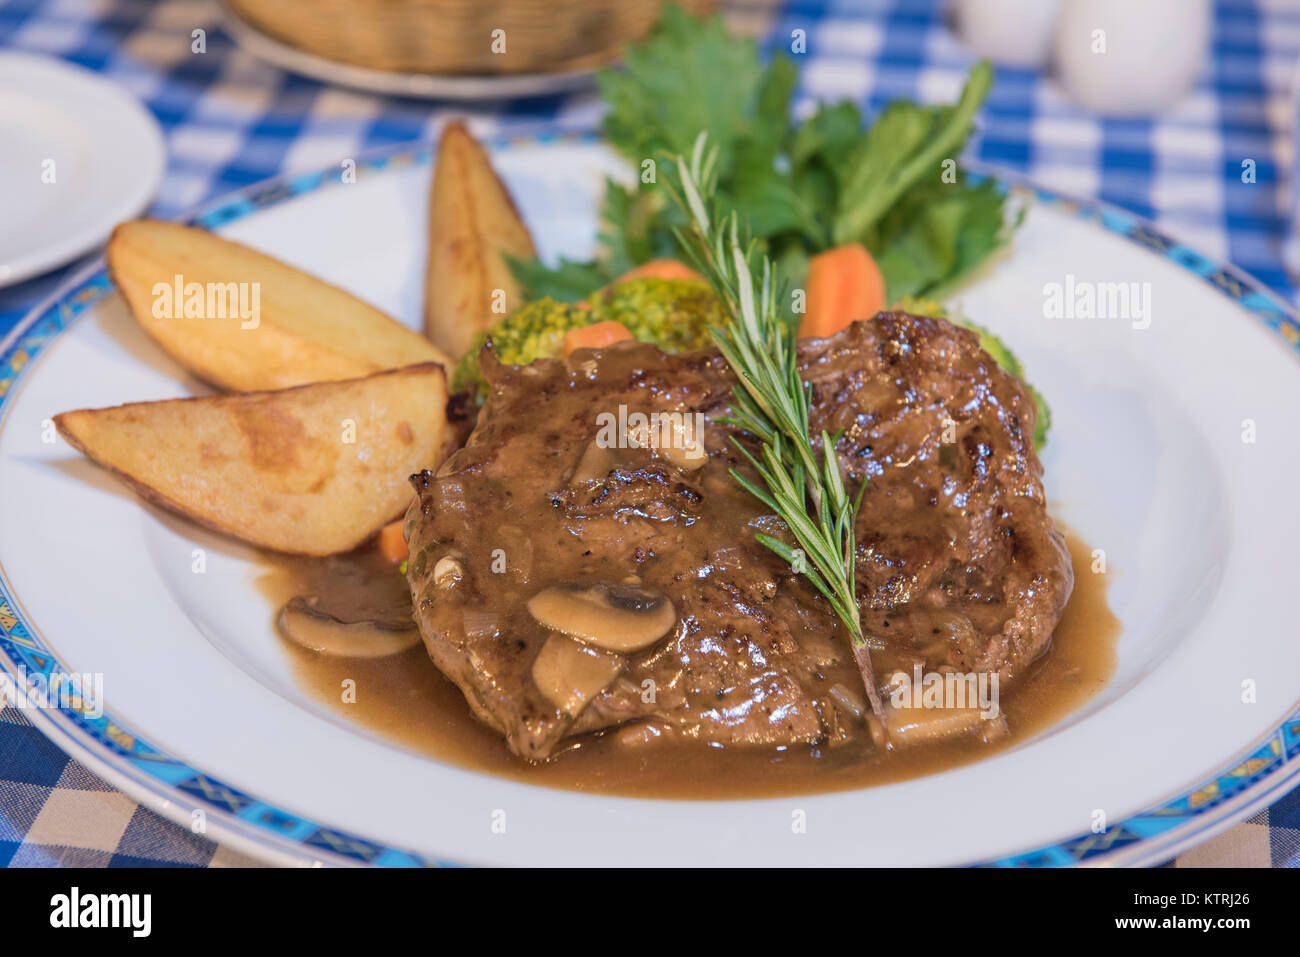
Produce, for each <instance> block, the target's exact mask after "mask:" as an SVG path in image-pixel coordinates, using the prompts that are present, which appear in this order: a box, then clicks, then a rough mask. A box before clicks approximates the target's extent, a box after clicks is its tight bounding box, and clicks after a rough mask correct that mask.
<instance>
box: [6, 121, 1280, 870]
mask: <svg viewBox="0 0 1300 957" xmlns="http://www.w3.org/2000/svg"><path fill="white" fill-rule="evenodd" d="M560 142H563V143H592V144H596V143H599V142H600V138H599V137H598V136H597V135H595V134H593V133H570V132H564V133H557V132H547V133H516V134H514V135H502V136H498V137H495V138H492V139H489V140H488V146H489V148H491V149H492V150H494V151H495V150H505V149H509V148H511V147H512V146H518V145H523V144H527V145H546V144H548V143H560ZM432 152H433V151H432V148H431V147H430V146H429V145H428V144H426V143H416V144H409V143H408V144H399V145H396V146H389V147H383V148H380V149H378V150H372V151H369V152H367V153H364V154H362V155H361V156H359V157H358V158H357V174H358V176H360V175H365V174H373V173H380V172H383V171H384V170H386V169H390V168H397V167H402V166H409V165H422V164H425V163H428V162H429V161H430V159H431V158H432ZM967 168H968V169H969V170H970V171H971V172H972V173H973V174H974V175H975V176H976V177H978V178H988V179H993V180H994V181H996V182H997V183H998V184H999V186H1000V187H1001V188H1002V189H1004V190H1006V191H1008V192H1010V193H1012V194H1014V195H1018V196H1020V197H1024V198H1028V199H1031V200H1032V201H1034V202H1038V203H1041V204H1044V205H1047V206H1052V207H1055V208H1057V209H1059V210H1062V211H1065V212H1067V213H1072V214H1073V215H1075V216H1077V217H1079V218H1083V219H1087V220H1092V221H1095V222H1096V223H1097V224H1098V225H1100V226H1101V227H1102V228H1103V229H1105V230H1107V231H1108V232H1112V233H1115V234H1118V235H1120V236H1123V237H1124V238H1126V239H1128V240H1130V241H1131V242H1135V243H1137V244H1139V245H1141V246H1143V247H1145V248H1146V249H1148V250H1150V251H1152V252H1155V253H1158V254H1160V255H1163V256H1165V257H1166V258H1168V259H1170V260H1172V261H1173V262H1175V263H1176V264H1177V265H1179V266H1181V267H1182V268H1184V269H1186V270H1188V271H1190V272H1193V273H1194V274H1196V275H1198V276H1199V277H1201V278H1202V279H1203V280H1205V281H1206V282H1207V283H1209V284H1210V285H1211V286H1213V287H1214V288H1215V289H1217V290H1218V291H1219V292H1220V293H1222V294H1223V295H1226V296H1228V297H1230V298H1232V299H1233V300H1234V301H1236V302H1237V303H1238V304H1239V305H1240V306H1241V307H1242V308H1243V309H1245V310H1247V311H1248V312H1250V313H1251V314H1253V315H1254V316H1255V317H1256V318H1257V319H1259V320H1260V321H1261V322H1263V323H1264V324H1265V325H1266V326H1267V327H1268V328H1270V329H1272V330H1273V331H1274V332H1275V333H1277V335H1278V336H1279V337H1280V338H1281V339H1282V340H1283V341H1284V342H1285V343H1286V344H1287V345H1288V346H1289V347H1290V349H1291V350H1292V351H1293V353H1295V352H1300V313H1298V312H1297V311H1296V310H1295V309H1293V308H1292V307H1291V306H1290V305H1288V304H1287V303H1286V302H1285V301H1284V300H1283V299H1282V298H1281V297H1279V296H1277V295H1276V294H1275V293H1273V292H1272V291H1271V290H1269V289H1268V288H1267V287H1265V286H1264V285H1263V284H1262V283H1260V282H1259V281H1258V280H1256V279H1254V278H1253V277H1251V276H1250V275H1248V274H1247V273H1245V272H1243V271H1242V270H1240V269H1238V268H1236V267H1234V266H1231V265H1225V264H1222V263H1219V262H1216V261H1215V260H1213V259H1211V258H1209V257H1206V256H1203V255H1201V254H1200V253H1197V252H1195V251H1194V250H1192V249H1190V248H1188V247H1187V246H1184V245H1183V244H1181V243H1179V242H1177V241H1176V240H1174V239H1172V238H1171V237H1169V236H1167V235H1166V234H1164V233H1162V232H1161V231H1160V230H1159V229H1158V228H1156V227H1155V226H1154V225H1153V224H1151V223H1150V222H1148V221H1147V220H1145V219H1143V218H1142V217H1140V216H1138V215H1136V214H1134V213H1130V212H1127V211H1126V210H1123V209H1120V208H1119V207H1116V206H1111V205H1109V204H1107V203H1103V202H1099V201H1095V200H1076V199H1072V198H1070V197H1067V196H1064V195H1062V194H1061V193H1057V192H1053V191H1050V190H1046V189H1042V188H1039V187H1035V186H1032V185H1030V184H1028V183H1027V182H1025V181H1024V180H1023V179H1022V178H1020V177H1018V176H1016V175H1014V174H1008V173H1006V172H1005V171H1002V170H998V169H996V168H993V167H989V166H985V165H982V164H967ZM334 170H335V167H333V166H331V167H327V168H326V169H323V170H320V171H317V172H312V173H305V174H290V175H285V176H279V177H274V178H272V179H268V180H264V181H262V182H260V183H254V184H252V185H250V186H248V187H246V188H244V189H241V190H239V191H237V192H235V193H232V194H228V195H226V196H224V197H221V198H220V199H217V200H215V201H213V202H211V203H208V204H206V205H204V206H202V207H200V208H199V209H198V210H197V211H196V212H194V213H192V214H190V215H188V216H185V217H182V221H183V222H187V223H192V224H195V225H198V226H201V227H203V228H205V229H215V228H217V227H219V226H221V225H224V224H226V223H229V222H232V221H234V220H236V219H240V218H242V217H244V216H247V215H250V214H252V213H255V212H257V211H259V210H261V209H265V208H267V207H269V206H273V205H275V204H277V203H280V202H284V201H285V200H289V199H292V198H294V197H297V196H301V195H303V194H305V193H308V192H311V191H313V190H315V189H318V188H321V187H323V186H326V185H328V184H329V183H331V182H332V181H333V177H332V176H331V174H332V173H333V172H334ZM112 291H113V284H112V282H111V280H110V279H109V277H108V272H107V269H106V268H105V264H104V261H103V259H102V257H101V258H100V259H99V260H97V261H96V262H94V263H92V264H90V265H89V266H88V267H86V268H85V269H83V270H81V271H80V272H79V273H78V274H77V275H75V276H73V277H72V278H71V279H69V280H68V281H67V282H66V283H65V284H64V285H63V286H61V287H60V288H59V290H57V291H56V292H55V293H54V294H53V295H51V296H50V297H49V298H48V299H46V300H45V301H44V302H42V303H41V304H40V305H39V306H37V307H36V308H35V309H33V310H32V311H31V312H30V313H28V314H27V315H26V316H25V317H24V318H23V319H22V320H21V321H20V322H19V323H18V325H17V326H16V327H15V328H14V330H13V331H12V332H11V333H10V334H9V335H8V336H7V337H5V339H4V341H3V342H0V429H3V427H4V421H5V418H7V415H6V413H7V411H8V405H9V398H10V396H11V395H12V394H15V393H16V386H18V385H19V384H20V383H21V381H22V375H23V371H24V369H25V368H26V367H27V365H28V364H29V362H30V360H31V359H32V358H33V357H35V356H36V355H37V354H38V353H39V352H40V351H41V350H42V349H43V348H44V347H45V346H47V345H48V344H49V343H50V342H51V341H52V340H53V339H54V338H55V337H56V336H58V335H59V334H60V333H61V332H63V331H64V330H65V329H66V328H67V327H68V326H69V325H70V324H71V323H72V322H73V321H74V320H75V319H76V317H77V316H78V315H80V314H81V313H82V312H83V311H84V310H86V309H87V308H88V307H89V306H91V305H93V304H95V303H97V302H99V301H100V300H101V299H103V298H105V297H106V296H108V295H109V294H110V293H111V292H112ZM0 666H3V668H4V670H5V671H6V672H7V673H8V674H9V675H10V676H17V675H18V674H19V673H20V670H19V669H20V667H21V668H22V669H24V670H25V671H26V673H28V674H31V673H32V672H33V671H34V670H35V671H37V672H40V673H42V674H45V675H48V674H50V673H51V672H53V671H72V669H71V668H70V667H69V666H68V665H66V664H65V663H63V662H61V661H59V660H58V659H57V658H56V657H55V656H54V654H53V653H52V652H51V650H50V648H49V646H48V645H47V644H46V642H45V641H44V640H43V639H42V638H41V636H40V635H39V634H38V633H36V632H35V630H34V629H32V628H31V627H30V626H29V625H28V624H27V622H26V620H25V619H24V617H23V614H22V609H21V605H20V603H19V601H18V599H17V597H16V596H15V595H14V594H13V591H12V586H11V585H10V583H9V581H8V580H7V579H6V578H5V577H4V574H3V570H2V569H0ZM26 713H27V714H28V717H29V720H31V721H32V723H33V725H34V726H35V727H37V728H39V729H40V730H41V731H42V732H43V733H44V734H45V735H46V736H47V737H49V738H50V739H51V740H52V741H53V742H54V743H55V744H56V745H58V746H59V747H60V748H61V749H62V750H64V751H66V752H67V753H69V754H70V755H71V756H73V757H74V758H76V759H78V760H79V761H81V762H82V763H83V764H85V765H87V766H88V767H89V768H90V769H91V770H93V771H95V772H96V773H98V774H100V775H101V776H102V777H104V778H105V779H106V780H107V781H109V783H111V784H113V785H114V786H116V787H118V788H120V789H121V790H123V791H125V792H127V793H128V794H131V795H132V796H134V797H136V798H137V799H139V800H141V801H143V802H145V803H146V804H147V805H148V806H150V807H151V808H153V809H154V810H156V811H158V812H159V813H161V814H163V815H164V816H166V817H168V818H170V819H171V820H174V821H176V822H177V823H179V824H182V825H186V824H189V823H190V821H191V820H192V819H193V814H194V812H195V811H201V812H203V814H204V815H205V816H206V818H207V820H208V821H209V822H210V825H211V827H212V831H213V834H214V836H216V837H217V838H219V839H225V840H226V841H228V842H229V843H231V844H232V845H233V846H236V847H238V848H240V849H244V850H248V851H250V852H251V853H254V854H257V855H260V856H266V855H267V854H268V853H269V854H270V855H272V856H273V858H274V859H275V860H277V861H278V862H287V863H299V864H316V863H328V864H338V865H366V864H369V865H376V866H381V867H428V866H455V865H454V864H452V863H451V862H447V861H439V860H436V859H433V858H429V857H427V856H425V855H422V854H419V853H415V852H413V851H410V850H404V849H400V848H396V847H390V846H387V845H384V844H380V843H376V842H374V841H371V840H368V839H366V838H364V837H361V836H359V835H355V834H351V833H348V832H346V831H341V830H338V829H335V828H331V827H328V826H326V825H324V824H321V823H319V822H316V821H312V820H310V819H308V818H306V817H303V816H301V815H299V814H296V813H294V812H292V811H289V810H287V809H284V808H280V807H275V806H272V805H270V804H268V803H266V802H263V801H260V800H258V799H257V797H256V796H254V795H252V794H248V793H245V792H243V791H240V790H238V789H236V788H233V787H231V786H229V785H228V784H225V783H223V782H222V781H219V780H217V779H215V778H212V777H210V776H208V775H205V774H204V773H203V772H202V771H200V770H199V769H197V768H193V767H190V766H189V765H187V764H186V763H185V762H183V761H181V760H179V759H177V758H176V757H174V756H172V755H170V754H167V753H166V752H164V751H163V750H161V749H159V748H157V747H154V746H153V745H151V744H150V743H149V742H148V741H146V740H144V739H143V738H141V737H140V736H138V735H136V734H135V733H134V732H132V731H131V730H130V729H129V728H128V727H126V726H125V725H124V724H123V723H121V722H119V721H117V720H116V719H115V718H114V717H113V716H112V713H111V712H110V711H109V710H108V709H107V708H105V709H104V712H103V714H102V716H100V717H98V718H94V717H90V716H87V715H85V714H83V713H81V712H78V711H75V710H69V709H65V710H60V711H55V710H50V709H42V708H31V709H27V712H26ZM115 759H116V760H115ZM1297 780H1300V702H1297V704H1296V706H1295V707H1294V708H1292V709H1291V710H1290V711H1289V713H1288V715H1287V717H1286V718H1285V719H1283V720H1282V721H1281V722H1280V723H1279V724H1277V725H1276V726H1275V727H1273V728H1272V729H1271V730H1270V731H1269V732H1267V733H1266V734H1264V735H1262V736H1260V737H1259V738H1258V739H1257V740H1256V741H1255V742H1254V743H1253V744H1251V745H1250V746H1249V747H1248V748H1245V749H1243V750H1242V751H1241V752H1240V753H1239V754H1238V755H1237V757H1235V758H1234V759H1233V760H1231V761H1230V762H1228V763H1226V764H1224V765H1223V766H1222V767H1221V768H1219V770H1218V771H1216V772H1215V773H1213V774H1211V775H1208V776H1206V777H1203V778H1201V779H1198V780H1197V781H1196V782H1194V783H1193V784H1191V785H1190V786H1187V787H1184V788H1182V789H1180V790H1179V791H1177V792H1176V793H1175V794H1174V796H1172V797H1170V798H1168V799H1166V800H1164V801H1161V802H1158V803H1156V804H1153V805H1151V806H1150V807H1148V808H1147V809H1146V810H1143V811H1140V812H1139V813H1137V814H1134V815H1132V816H1130V817H1128V818H1126V819H1124V820H1122V821H1120V822H1119V823H1117V824H1114V825H1111V826H1110V827H1108V828H1107V829H1106V830H1105V831H1104V832H1103V833H1100V834H1091V833H1089V834H1081V835H1077V836H1075V837H1072V838H1070V839H1068V840H1064V841H1061V842H1058V843H1056V844H1051V845H1048V846H1046V847H1038V848H1034V849H1031V850H1027V851H1022V852H1017V853H1013V854H1009V855H1007V856H1005V857H1000V858H995V859H992V860H987V861H981V862H976V863H973V864H971V865H970V866H974V867H1058V866H1071V865H1078V864H1084V865H1142V864H1153V863H1159V862H1160V861H1163V860H1167V859H1168V858H1170V857H1173V856H1175V855H1176V854H1177V853H1179V852H1180V851H1181V850H1183V849H1185V848H1187V847H1189V846H1191V845H1193V844H1195V843H1197V842H1199V841H1201V840H1204V839H1207V838H1208V837H1211V836H1212V835H1213V834H1215V833H1218V832H1219V831H1222V830H1225V829H1226V828H1228V827H1230V826H1231V825H1232V824H1234V823H1236V822H1237V821H1239V820H1241V819H1242V818H1244V817H1246V816H1247V815H1249V814H1250V813H1252V812H1253V811H1255V810H1258V809H1259V808H1261V807H1264V806H1266V805H1268V804H1270V803H1272V802H1273V801H1276V800H1277V799H1279V798H1280V797H1282V795H1284V794H1285V793H1286V792H1287V791H1288V790H1290V788H1291V787H1293V786H1294V785H1295V784H1296V783H1297Z"/></svg>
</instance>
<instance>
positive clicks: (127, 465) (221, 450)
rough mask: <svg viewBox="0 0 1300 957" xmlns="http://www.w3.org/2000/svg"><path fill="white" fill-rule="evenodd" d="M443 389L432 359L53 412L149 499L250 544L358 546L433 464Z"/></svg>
mask: <svg viewBox="0 0 1300 957" xmlns="http://www.w3.org/2000/svg"><path fill="white" fill-rule="evenodd" d="M446 404H447V385H446V379H445V376H444V375H443V371H442V366H440V365H437V364H435V363H425V364H423V365H415V366H409V367H407V368H405V369H396V370H393V371H389V372H379V373H375V374H374V375H370V376H367V377H365V378H363V379H349V380H346V381H341V382H322V383H317V384H314V385H306V386H298V387H296V388H292V389H284V390H282V391H279V392H246V393H241V394H238V395H217V396H204V397H200V398H196V399H172V400H168V401H164V402H137V403H133V404H131V405H120V406H116V407H113V408H108V409H81V410H78V411H75V412H64V413H63V414H61V415H57V416H55V417H54V422H55V425H56V426H57V427H58V430H59V432H60V433H62V435H63V437H64V438H65V439H67V441H68V442H69V444H71V445H72V446H73V447H74V448H76V449H79V450H80V451H82V452H84V453H85V454H86V455H87V456H89V457H90V458H92V459H94V460H95V461H96V462H98V463H99V464H100V465H102V466H104V467H105V468H107V469H109V470H110V471H111V472H113V473H114V474H116V475H117V477H118V478H120V479H122V480H123V481H124V482H126V483H127V484H128V485H130V486H131V487H132V488H133V489H135V491H137V492H138V493H139V494H140V495H141V496H142V497H143V498H145V499H146V500H147V501H149V502H152V503H154V504H155V505H161V506H163V507H165V508H169V509H171V510H172V511H174V512H177V513H179V514H181V515H183V516H185V517H186V518H190V519H193V520H194V521H196V522H198V523H200V524H202V525H206V526H207V527H209V528H213V529H216V530H217V531H220V532H225V533H226V534H228V535H232V536H234V537H235V538H239V539H243V540H244V541H246V542H251V543H252V544H254V545H260V546H262V547H264V548H272V549H276V550H277V551H282V552H291V553H294V554H300V555H331V554H334V553H336V552H344V551H348V550H349V549H352V548H355V547H356V546H358V545H360V544H361V543H362V542H364V541H365V540H366V539H367V538H369V537H370V536H371V535H373V534H374V533H375V532H376V531H378V530H379V529H380V528H382V527H383V526H384V525H385V524H386V523H388V522H391V521H392V520H393V519H395V518H397V517H398V516H399V515H401V514H402V513H403V512H404V511H405V509H406V507H407V505H408V504H409V503H410V501H411V494H412V493H411V485H410V482H409V481H408V479H409V477H410V475H411V474H412V473H414V472H417V471H419V470H420V469H422V468H426V467H431V466H433V465H434V464H436V462H437V459H438V457H439V455H440V454H441V450H442V444H443V431H444V428H445V425H446V414H445V409H446Z"/></svg>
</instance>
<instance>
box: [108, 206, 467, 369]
mask: <svg viewBox="0 0 1300 957" xmlns="http://www.w3.org/2000/svg"><path fill="white" fill-rule="evenodd" d="M108 268H109V272H110V273H111V274H112V276H113V281H114V282H116V283H117V287H118V288H119V289H120V290H121V291H122V295H123V296H125V297H126V301H127V303H128V304H129V305H130V307H131V313H132V314H133V315H134V316H135V318H136V319H137V320H138V321H139V323H140V325H142V326H143V327H144V328H145V331H146V332H148V333H149V335H150V336H152V337H153V338H154V339H155V340H157V342H158V344H159V345H160V346H162V347H163V349H164V350H165V351H166V352H167V353H168V354H169V355H171V356H172V357H173V358H174V359H176V361H178V362H179V363H180V364H181V365H183V366H185V367H186V368H188V369H190V370H192V371H193V372H194V373H195V374H196V375H198V376H199V377H200V378H201V379H204V380H206V381H208V382H211V383H212V384H213V385H216V386H220V387H222V388H225V389H232V390H236V391H240V392H245V391H249V392H251V391H259V390H266V389H287V388H289V387H290V386H295V385H305V384H306V383H308V382H327V381H332V380H336V379H353V378H357V377H358V376H365V375H369V374H370V373H372V372H378V371H380V370H382V369H396V368H400V367H402V366H408V365H413V364H415V363H419V362H439V363H443V364H449V359H448V357H447V356H446V355H445V354H444V353H443V352H441V351H440V350H439V349H437V348H436V347H435V346H434V345H432V344H431V343H430V342H429V341H428V340H427V339H425V338H424V337H423V336H421V335H420V334H419V333H417V332H413V331H412V330H410V329H407V328H406V327H405V326H403V325H402V324H401V323H400V322H398V321H397V320H395V319H393V318H391V317H389V316H387V315H385V314H384V313H383V312H380V311H379V310H378V309H376V308H375V307H374V306H371V305H368V304H367V303H364V302H362V301H361V300H360V299H357V298H356V297H355V296H353V295H351V294H350V293H347V292H344V291H343V290H342V289H339V288H338V287H337V286H331V285H330V284H329V283H327V282H324V281H323V280H320V279H317V278H316V277H314V276H309V275H307V274H306V273H304V272H301V271H299V270H297V269H295V268H293V267H292V266H289V265H286V264H285V263H282V262H280V261H279V260H278V259H273V258H271V257H270V256H267V255H265V254H263V253H260V252H257V251H256V250H253V249H249V248H248V247H247V246H242V245H240V244H239V243H235V242H231V241H230V240H228V239H222V238H221V237H220V236H217V235H215V234H214V233H210V232H207V231H206V230H202V229H197V228H195V227H192V226H183V225H181V224H179V223H167V222H161V221H159V220H149V219H138V220H133V221H131V222H126V223H122V224H121V225H120V226H118V227H117V229H115V230H113V235H112V238H110V239H109V241H108ZM187 312H188V313H189V315H188V317H187Z"/></svg>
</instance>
